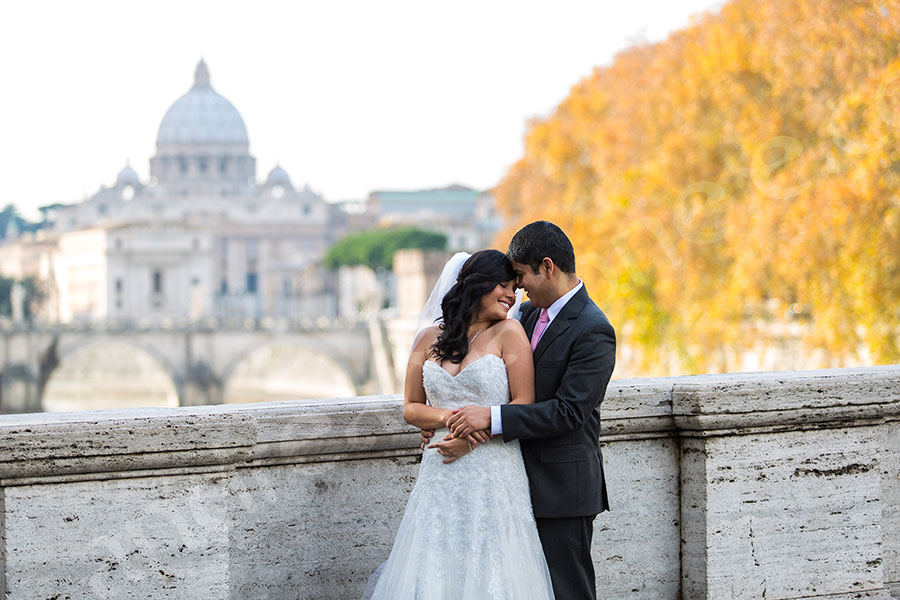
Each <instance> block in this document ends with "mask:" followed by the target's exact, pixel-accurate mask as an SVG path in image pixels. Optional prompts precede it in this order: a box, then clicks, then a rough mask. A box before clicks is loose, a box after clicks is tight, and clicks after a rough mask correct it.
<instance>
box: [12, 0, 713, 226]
mask: <svg viewBox="0 0 900 600" xmlns="http://www.w3.org/2000/svg"><path fill="white" fill-rule="evenodd" d="M720 5H721V1H720V0H665V1H663V0H630V1H629V2H619V1H617V2H609V1H605V0H593V1H590V0H584V1H576V0H556V1H554V2H552V3H551V2H533V1H527V0H519V1H506V0H502V1H500V0H498V1H492V0H481V1H479V2H474V1H469V0H456V1H454V2H442V3H437V2H428V1H425V0H415V1H412V0H410V1H402V0H381V1H371V0H369V1H366V0H359V1H351V0H325V1H316V2H311V1H293V2H287V1H285V2H275V1H270V0H256V1H254V2H247V1H245V2H237V1H232V0H216V1H208V0H178V1H170V0H155V1H153V2H148V1H142V2H134V1H128V0H115V1H100V0H79V1H77V2H73V1H71V0H67V1H64V2H60V1H57V2H47V1H40V0H35V1H19V2H4V3H3V5H2V8H0V85H2V87H0V175H2V183H0V206H5V205H6V204H15V205H16V206H17V207H18V208H19V209H20V211H22V212H23V214H25V215H26V216H28V217H30V218H35V217H36V215H37V212H36V208H37V207H38V206H42V205H46V204H51V203H54V202H67V203H68V202H75V201H78V200H80V199H81V198H83V197H85V196H86V195H89V194H92V193H94V192H95V191H97V189H99V187H100V186H101V185H111V184H113V183H114V181H115V177H116V174H117V173H118V172H119V170H120V169H121V168H122V167H123V166H124V165H125V163H126V160H130V162H131V165H132V167H134V168H135V170H137V172H138V174H139V175H140V176H141V179H142V180H146V179H147V177H148V175H149V159H150V157H151V156H152V155H153V154H154V153H155V144H156V134H157V130H158V128H159V124H160V122H161V120H162V117H163V115H164V114H165V112H166V110H167V109H168V108H169V106H171V104H172V103H173V102H174V101H175V100H176V99H177V98H179V97H180V96H181V95H182V94H184V93H185V92H187V91H188V89H189V88H190V87H191V85H192V83H193V74H194V67H195V66H196V64H197V62H198V61H199V59H200V58H201V57H202V58H204V59H205V60H206V62H207V64H208V66H209V70H210V74H211V82H212V85H213V88H215V89H216V91H218V92H219V93H220V94H222V95H223V96H225V97H226V98H228V99H229V100H230V101H231V102H232V104H234V105H235V107H236V108H237V109H238V111H239V112H240V113H241V116H242V117H243V118H244V122H245V123H246V125H247V131H248V134H249V136H250V152H251V153H252V154H253V155H254V156H255V157H256V159H257V178H258V179H260V180H262V179H265V176H266V175H267V174H268V172H269V170H271V169H272V167H274V166H275V164H276V162H280V164H281V166H282V167H284V168H285V169H286V170H287V172H288V173H289V174H290V176H291V178H292V179H293V181H294V183H295V184H303V183H309V185H310V186H311V187H312V188H313V189H314V190H316V191H318V192H319V193H321V194H322V195H323V196H324V197H325V198H326V199H327V200H332V201H334V200H346V199H364V198H365V197H366V196H367V195H368V193H369V192H370V191H372V190H375V189H416V188H430V187H440V186H444V185H448V184H451V183H461V184H465V185H469V186H472V187H475V188H489V187H492V186H493V185H495V184H496V183H497V182H498V181H499V180H500V178H501V177H502V176H503V174H504V173H505V172H506V170H507V169H508V168H509V166H510V165H512V164H513V163H514V162H515V161H516V160H517V159H518V158H519V157H520V156H521V154H522V147H523V145H522V142H523V137H524V134H525V131H526V125H527V121H528V119H530V118H533V117H540V116H546V115H547V114H549V113H550V112H551V111H552V110H553V108H554V107H555V106H556V105H557V104H558V103H559V102H560V101H562V99H563V98H565V96H566V95H567V94H568V92H569V89H570V88H571V87H572V86H573V85H574V84H576V83H577V82H578V81H579V80H581V79H582V78H584V77H586V76H587V75H589V74H590V73H591V70H592V69H593V67H595V66H602V65H607V64H609V63H610V62H611V60H612V58H613V56H614V55H615V53H616V52H617V51H619V50H621V49H623V48H625V47H627V46H628V45H630V44H632V43H633V42H634V40H636V39H647V40H650V41H657V40H660V39H663V38H665V37H666V35H668V33H670V32H671V31H673V30H676V29H679V28H681V27H684V26H685V25H687V24H688V23H690V20H691V17H692V16H693V15H696V14H697V13H700V12H703V11H704V10H707V9H712V10H716V9H717V8H718V7H719V6H720Z"/></svg>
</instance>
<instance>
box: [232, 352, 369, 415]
mask: <svg viewBox="0 0 900 600" xmlns="http://www.w3.org/2000/svg"><path fill="white" fill-rule="evenodd" d="M344 362H345V361H342V357H341V356H340V355H339V354H338V353H336V352H334V351H333V350H332V349H331V348H329V347H327V346H325V345H322V344H316V343H315V341H314V340H312V339H304V338H299V337H288V338H283V339H278V340H267V341H265V342H264V343H261V344H257V345H255V346H253V347H252V348H251V349H249V350H248V351H247V352H245V353H243V354H241V355H240V356H239V357H237V358H236V359H235V360H234V361H233V362H232V364H231V365H229V366H228V367H227V368H226V369H225V371H224V373H223V378H222V379H223V382H224V385H225V393H224V401H225V403H226V404H231V403H241V402H258V401H273V400H296V399H312V398H341V397H348V396H356V395H357V394H358V393H359V386H358V385H357V383H356V381H354V377H353V374H352V373H351V372H350V370H349V369H348V368H347V367H346V366H344V364H343V363H344Z"/></svg>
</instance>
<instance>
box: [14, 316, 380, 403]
mask: <svg viewBox="0 0 900 600" xmlns="http://www.w3.org/2000/svg"><path fill="white" fill-rule="evenodd" d="M0 336H2V343H0V412H5V413H10V412H39V411H41V410H42V408H43V405H44V404H43V401H44V392H45V388H46V386H47V383H48V381H49V380H50V377H51V376H52V375H53V373H54V371H55V370H56V369H57V368H58V367H59V365H60V364H62V362H63V361H64V360H65V359H66V357H68V356H70V355H71V354H73V353H75V352H77V351H78V350H81V349H84V348H87V347H88V346H92V345H104V344H125V345H128V346H132V347H134V348H136V349H138V350H139V351H140V352H143V353H145V354H146V355H148V356H150V357H151V358H152V360H153V362H155V363H156V364H157V365H158V366H159V367H160V369H162V371H164V372H165V373H166V374H167V375H168V377H169V379H170V380H171V382H172V384H173V386H174V389H175V392H176V395H177V405H179V406H196V405H207V404H221V403H222V402H223V401H224V398H225V397H224V394H225V389H226V387H227V385H228V382H229V379H230V378H231V376H232V375H233V374H234V372H235V370H236V369H237V368H238V366H239V365H241V364H242V363H243V362H244V361H246V360H247V359H248V358H249V357H250V356H251V355H253V354H254V353H255V352H257V351H259V350H261V349H264V348H266V347H268V346H272V345H274V344H290V345H295V346H298V347H301V348H303V349H304V351H305V352H306V353H308V354H309V355H312V356H314V357H315V358H316V364H317V365H320V368H323V369H324V371H325V373H324V374H323V376H324V377H329V376H330V377H334V378H335V379H339V380H341V381H343V382H344V383H345V385H344V386H343V387H344V388H348V389H351V390H353V394H352V395H360V394H378V393H391V392H394V391H395V381H394V379H395V378H394V376H393V373H394V369H393V365H392V364H391V360H392V356H391V352H390V349H389V344H388V342H387V338H386V335H385V329H384V324H383V323H382V322H381V321H379V320H369V321H352V320H339V321H338V320H335V321H331V320H328V321H324V320H323V321H317V322H314V323H306V324H302V325H301V324H292V325H283V326H274V325H272V326H267V327H266V326H259V325H256V324H251V325H250V326H240V325H233V324H232V325H228V324H225V325H216V326H204V325H196V324H195V325H181V326H168V327H164V326H152V327H151V326H148V327H136V326H122V325H115V324H110V325H90V326H81V327H78V326H58V325H57V326H39V325H38V326H31V327H13V328H7V329H4V330H3V331H2V333H0Z"/></svg>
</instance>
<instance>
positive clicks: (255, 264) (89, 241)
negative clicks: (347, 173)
mask: <svg viewBox="0 0 900 600" xmlns="http://www.w3.org/2000/svg"><path fill="white" fill-rule="evenodd" d="M42 211H43V213H44V217H45V219H46V220H47V221H48V222H49V224H50V229H49V231H46V232H45V234H44V236H43V239H45V240H53V243H52V244H50V246H49V249H48V247H47V244H46V242H45V245H44V252H45V253H49V254H50V255H51V258H50V260H51V262H52V263H53V267H52V269H46V268H45V269H44V271H43V273H42V274H41V280H42V282H43V284H44V286H45V287H52V288H53V289H52V290H51V291H52V293H50V294H47V296H46V297H47V298H49V299H51V301H52V302H55V303H57V306H55V307H51V308H48V309H47V310H45V311H43V313H42V314H46V315H56V316H57V318H58V319H59V320H60V321H63V322H68V321H78V320H106V319H112V320H119V319H126V320H130V319H151V320H152V319H157V318H200V317H207V316H217V317H220V318H258V317H269V316H271V317H289V318H299V317H313V318H314V317H319V316H333V315H335V314H336V312H337V297H336V277H335V276H334V275H333V274H332V273H329V272H327V271H326V270H325V269H324V268H323V267H322V266H321V264H322V263H321V261H322V258H323V256H324V254H325V252H326V250H327V249H328V247H329V246H330V245H331V244H332V243H333V242H334V241H336V240H337V239H339V238H340V237H342V235H343V234H344V232H345V230H346V217H345V215H344V213H342V212H341V211H340V210H338V209H337V208H336V207H334V206H332V205H330V204H328V203H327V202H325V200H324V199H323V198H322V197H321V196H320V195H318V194H317V193H315V192H313V191H312V190H311V189H310V188H309V186H308V185H306V186H302V187H295V186H294V184H293V182H292V181H291V178H290V177H289V176H288V174H287V172H286V171H285V170H284V169H283V168H282V167H281V166H275V167H274V168H273V169H272V170H271V172H270V173H269V174H268V176H267V178H266V180H265V182H263V183H258V182H257V181H256V159H255V158H254V157H253V156H252V155H251V154H250V145H249V138H248V135H247V129H246V126H245V125H244V121H243V119H242V118H241V115H240V114H239V113H238V111H237V109H235V107H234V106H233V105H232V104H231V103H230V102H229V101H228V100H227V99H226V98H225V97H223V96H222V95H220V94H219V93H218V92H216V91H215V90H214V89H213V88H212V86H211V84H210V76H209V70H208V69H207V66H206V64H205V63H204V62H203V61H200V63H199V64H198V65H197V68H196V72H195V76H194V85H193V87H191V89H190V90H189V91H188V92H187V93H186V94H184V95H183V96H182V97H181V98H179V99H178V100H176V101H175V103H174V104H172V106H171V107H170V108H169V110H168V111H167V112H166V114H165V116H164V117H163V119H162V123H161V124H160V126H159V131H158V134H157V139H156V155H155V156H154V157H152V158H151V159H150V179H149V181H141V180H140V178H139V177H138V174H137V173H136V172H135V170H134V169H133V168H131V166H130V165H126V166H125V167H124V168H123V169H122V170H121V172H120V173H119V175H118V177H117V178H116V182H115V184H114V185H113V186H112V187H102V188H101V189H100V191H98V192H97V193H96V194H94V195H93V196H91V197H90V198H88V199H87V200H85V201H83V202H79V203H77V204H72V205H54V206H50V207H44V208H43V209H42ZM0 254H2V252H0ZM32 262H33V263H35V264H39V263H40V261H32ZM51 273H52V277H51V276H50V275H51ZM36 274H37V273H36Z"/></svg>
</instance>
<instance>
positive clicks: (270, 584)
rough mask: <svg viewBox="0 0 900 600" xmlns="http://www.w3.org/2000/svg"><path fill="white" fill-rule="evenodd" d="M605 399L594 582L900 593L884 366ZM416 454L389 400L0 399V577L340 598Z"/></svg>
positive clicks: (717, 380)
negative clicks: (96, 405)
mask: <svg viewBox="0 0 900 600" xmlns="http://www.w3.org/2000/svg"><path fill="white" fill-rule="evenodd" d="M603 415H604V426H605V429H604V437H603V442H604V459H605V467H606V472H607V480H608V483H609V487H610V490H609V492H610V502H611V504H612V508H613V510H612V511H610V512H607V513H604V514H602V515H600V516H598V518H597V520H596V522H595V535H594V545H593V556H594V561H595V565H596V569H597V584H598V595H599V597H601V598H607V599H612V598H629V599H630V598H639V599H657V598H658V599H676V598H679V597H681V598H685V599H694V598H711V599H716V600H719V599H723V598H728V599H730V598H740V599H750V598H753V599H756V598H767V599H770V598H801V597H803V598H807V597H822V598H829V599H838V598H841V599H844V598H846V599H850V598H882V599H886V598H890V597H891V593H890V590H891V589H893V590H895V594H897V597H900V367H879V368H870V369H844V370H830V371H812V372H795V373H756V374H736V375H722V376H700V377H685V378H666V379H641V380H621V381H614V382H613V383H612V384H611V385H610V388H609V393H608V397H607V399H606V401H605V402H604V406H603ZM418 454H419V451H418V435H417V434H416V433H415V431H414V430H412V429H411V428H409V427H408V426H406V425H405V424H404V423H403V422H402V419H401V415H400V402H399V398H397V397H385V396H382V397H370V398H358V399H352V400H328V401H323V402H315V401H305V402H299V401H298V402H280V403H270V404H256V405H231V406H213V407H191V408H174V409H134V410H122V411H96V412H83V413H56V414H27V415H11V416H5V417H0V590H4V589H5V591H6V597H7V598H10V599H15V600H19V599H26V598H27V599H30V598H54V597H55V598H58V599H60V600H62V599H64V598H71V599H76V598H135V599H137V598H148V597H153V598H191V599H193V598H229V599H239V598H240V599H244V598H260V599H263V598H271V599H292V600H293V599H296V598H309V599H316V600H319V599H348V598H349V599H352V598H356V597H358V596H359V595H360V593H361V591H362V589H363V588H364V586H365V582H366V579H367V577H368V574H369V573H370V572H371V571H372V570H374V568H375V567H376V566H377V565H378V564H379V563H380V562H381V561H382V560H383V559H384V558H385V557H386V555H387V553H388V551H389V550H390V545H391V542H392V539H393V533H394V530H395V528H396V526H397V524H398V522H399V518H400V515H401V513H402V510H403V507H404V505H405V501H406V497H407V495H408V493H409V491H410V489H411V488H412V485H413V483H414V480H415V475H416V471H417V458H418ZM435 510H440V507H435Z"/></svg>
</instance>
